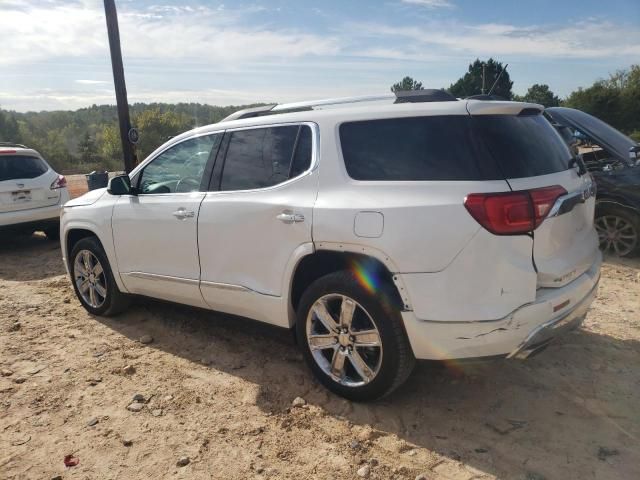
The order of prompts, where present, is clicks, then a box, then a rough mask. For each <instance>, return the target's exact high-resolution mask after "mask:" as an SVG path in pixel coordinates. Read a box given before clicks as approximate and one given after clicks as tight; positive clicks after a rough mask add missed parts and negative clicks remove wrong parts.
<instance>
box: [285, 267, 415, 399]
mask: <svg viewBox="0 0 640 480" xmlns="http://www.w3.org/2000/svg"><path fill="white" fill-rule="evenodd" d="M390 298H391V296H390V295H387V294H386V293H385V292H384V291H383V292H377V293H376V294H375V295H374V294H371V293H369V292H368V291H366V290H365V289H364V288H363V287H362V286H361V285H360V284H359V283H358V281H357V280H356V279H355V277H354V276H353V275H352V274H351V273H350V272H347V271H342V272H336V273H332V274H330V275H327V276H324V277H322V278H320V279H318V280H316V281H315V282H314V283H313V284H312V285H311V286H310V287H309V288H308V289H307V291H306V292H305V293H304V295H303V296H302V299H301V302H300V306H299V308H298V320H297V322H298V323H297V336H298V343H299V344H300V345H301V346H302V348H303V353H304V356H305V359H306V361H307V364H308V365H309V367H310V368H311V370H312V371H313V373H314V374H315V376H316V377H317V378H318V380H320V382H322V384H323V385H325V386H326V387H327V388H328V389H329V390H331V391H332V392H334V393H336V394H338V395H341V396H343V397H345V398H348V399H351V400H356V401H364V400H373V399H376V398H380V397H382V396H384V395H387V394H388V393H390V392H392V391H393V390H394V389H396V388H397V387H398V386H400V385H401V384H402V383H403V382H404V381H405V380H406V379H407V377H408V376H409V374H410V373H411V371H412V369H413V365H414V363H415V358H414V357H413V353H412V351H411V347H410V345H409V341H408V339H407V336H406V333H405V331H404V327H403V324H402V318H401V317H400V314H399V311H398V309H397V308H396V307H394V306H393V302H391V301H389V300H390Z"/></svg>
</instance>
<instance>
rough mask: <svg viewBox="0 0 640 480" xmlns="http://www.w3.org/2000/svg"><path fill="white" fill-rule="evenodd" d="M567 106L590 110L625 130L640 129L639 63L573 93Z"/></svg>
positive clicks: (567, 100)
mask: <svg viewBox="0 0 640 480" xmlns="http://www.w3.org/2000/svg"><path fill="white" fill-rule="evenodd" d="M564 105H565V106H567V107H571V108H577V109H578V110H582V111H584V112H587V113H590V114H591V115H593V116H595V117H598V118H599V119H601V120H603V121H605V122H607V123H609V124H611V125H612V126H613V127H615V128H617V129H619V130H621V131H623V132H625V133H631V132H634V131H638V130H640V65H632V66H631V67H630V68H629V69H628V70H619V71H617V72H615V73H614V74H612V75H611V76H610V77H609V78H608V79H604V80H598V81H596V82H595V83H594V84H593V85H591V86H590V87H587V88H579V89H578V90H576V91H574V92H571V94H570V95H569V96H568V97H567V99H566V100H565V101H564Z"/></svg>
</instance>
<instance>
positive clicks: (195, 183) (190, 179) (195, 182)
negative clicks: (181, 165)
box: [176, 177, 200, 192]
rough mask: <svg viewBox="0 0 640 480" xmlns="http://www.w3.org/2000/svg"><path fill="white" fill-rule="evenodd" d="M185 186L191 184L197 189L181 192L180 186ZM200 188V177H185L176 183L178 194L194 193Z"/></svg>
mask: <svg viewBox="0 0 640 480" xmlns="http://www.w3.org/2000/svg"><path fill="white" fill-rule="evenodd" d="M183 184H190V185H192V186H193V187H195V188H190V187H187V188H189V189H188V190H180V186H181V185H183ZM199 188H200V179H199V178H198V177H184V178H181V179H180V180H178V182H177V183H176V192H193V191H194V190H198V189H199Z"/></svg>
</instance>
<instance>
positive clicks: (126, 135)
mask: <svg viewBox="0 0 640 480" xmlns="http://www.w3.org/2000/svg"><path fill="white" fill-rule="evenodd" d="M104 13H105V16H106V18H107V32H108V34H109V49H110V50H111V67H112V69H113V83H114V84H115V88H116V102H117V104H118V123H119V124H120V139H121V141H122V153H123V155H124V170H125V171H126V172H127V173H129V172H131V170H133V167H135V165H136V163H137V158H136V152H135V143H137V141H138V132H137V131H136V130H135V129H132V128H131V120H130V118H129V102H128V100H127V86H126V85H125V83H124V68H123V66H122V50H121V49H120V31H119V29H118V12H117V11H116V4H115V1H114V0H104Z"/></svg>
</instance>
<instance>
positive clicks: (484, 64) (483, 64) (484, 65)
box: [482, 62, 487, 95]
mask: <svg viewBox="0 0 640 480" xmlns="http://www.w3.org/2000/svg"><path fill="white" fill-rule="evenodd" d="M486 66H487V64H486V63H484V62H482V95H484V91H485V82H484V78H485V77H484V68H485V67H486Z"/></svg>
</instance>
